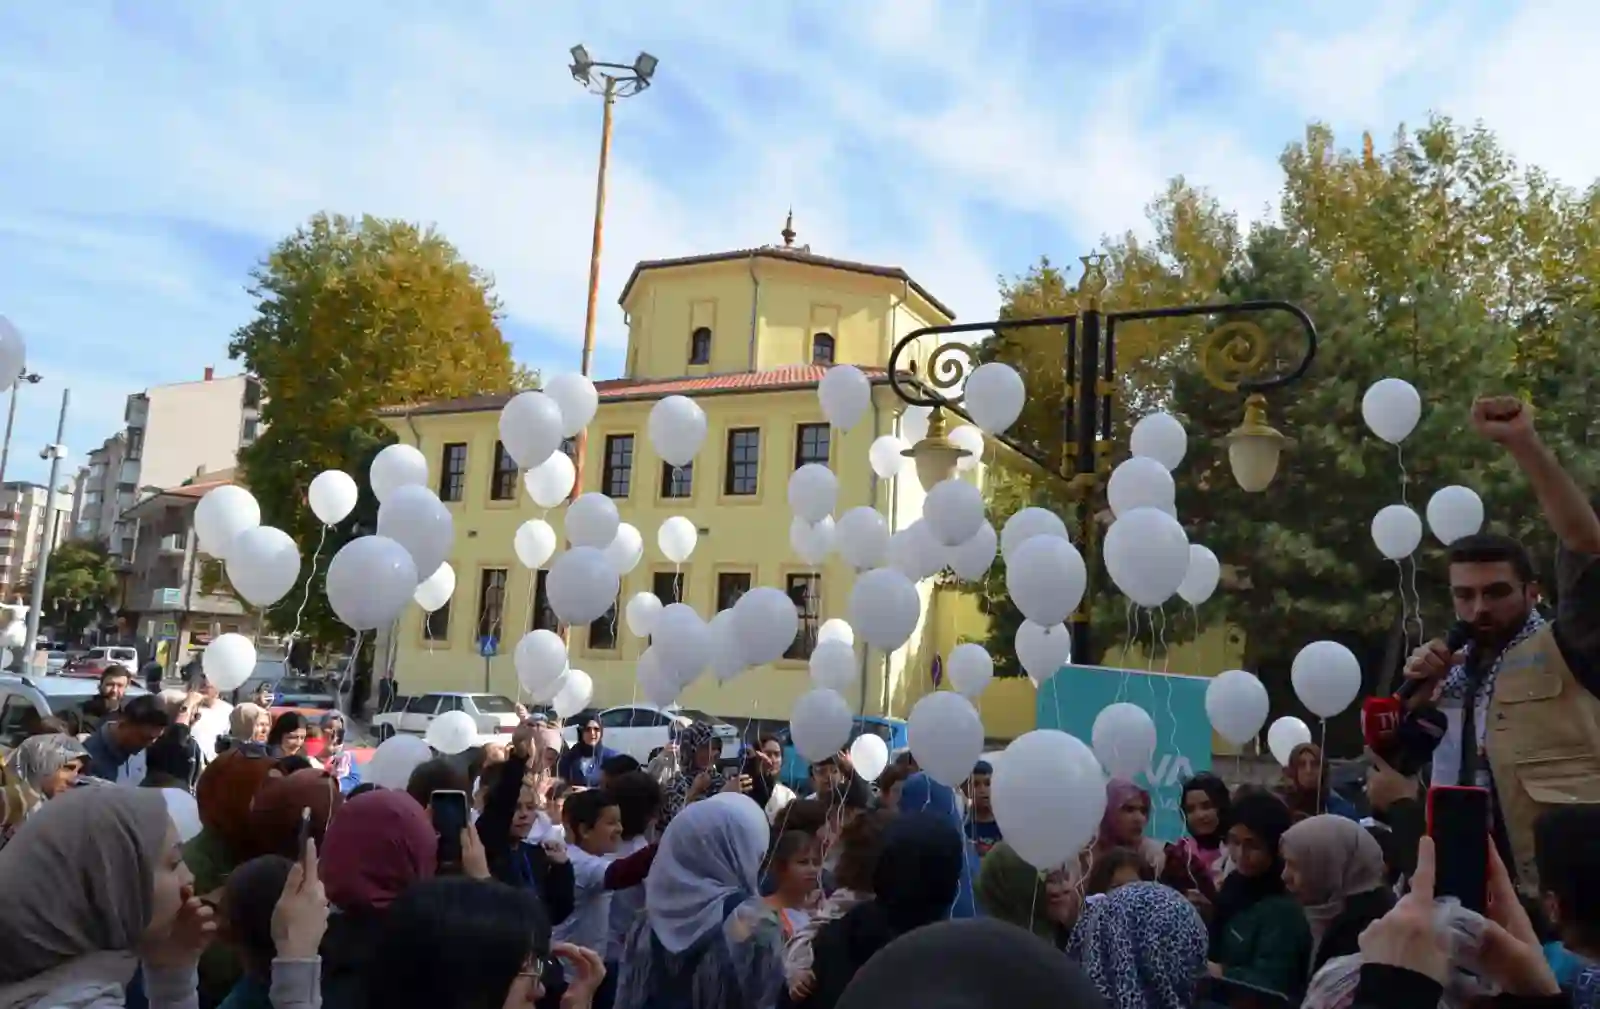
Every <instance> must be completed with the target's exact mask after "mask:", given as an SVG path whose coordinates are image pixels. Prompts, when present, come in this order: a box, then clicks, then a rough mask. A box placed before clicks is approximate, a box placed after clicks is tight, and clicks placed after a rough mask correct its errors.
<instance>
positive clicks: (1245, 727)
mask: <svg viewBox="0 0 1600 1009" xmlns="http://www.w3.org/2000/svg"><path fill="white" fill-rule="evenodd" d="M1267 708H1268V700H1267V688H1266V687H1265V686H1263V685H1262V683H1261V681H1260V680H1258V679H1256V677H1255V674H1254V673H1247V672H1245V671H1244V670H1243V669H1229V670H1228V671H1227V672H1223V673H1218V674H1217V675H1216V676H1215V677H1213V678H1212V680H1211V682H1210V683H1208V684H1206V718H1207V719H1208V720H1209V721H1210V722H1211V727H1212V728H1213V729H1216V730H1217V735H1219V736H1221V737H1222V738H1223V739H1226V740H1227V741H1228V742H1230V743H1232V744H1233V745H1234V746H1243V745H1244V744H1245V743H1248V742H1249V741H1250V740H1252V739H1254V738H1255V737H1256V733H1258V732H1260V731H1261V727H1262V726H1263V725H1265V724H1267Z"/></svg>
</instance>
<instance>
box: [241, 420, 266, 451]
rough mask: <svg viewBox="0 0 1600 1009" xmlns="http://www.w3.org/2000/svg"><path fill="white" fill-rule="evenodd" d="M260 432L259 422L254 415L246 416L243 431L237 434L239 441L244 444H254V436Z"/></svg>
mask: <svg viewBox="0 0 1600 1009" xmlns="http://www.w3.org/2000/svg"><path fill="white" fill-rule="evenodd" d="M260 434H261V422H260V421H259V420H257V419H255V418H254V417H246V418H245V421H244V431H243V432H242V433H241V434H240V436H239V442H240V443H241V444H244V445H254V444H255V443H256V438H257V437H258V436H259V435H260Z"/></svg>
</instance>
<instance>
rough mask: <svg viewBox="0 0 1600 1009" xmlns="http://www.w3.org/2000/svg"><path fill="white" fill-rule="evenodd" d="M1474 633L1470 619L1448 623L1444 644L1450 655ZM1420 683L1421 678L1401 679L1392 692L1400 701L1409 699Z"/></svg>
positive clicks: (1469, 641) (1466, 643) (1465, 644)
mask: <svg viewBox="0 0 1600 1009" xmlns="http://www.w3.org/2000/svg"><path fill="white" fill-rule="evenodd" d="M1474 633H1476V628H1475V627H1473V625H1472V621H1470V620H1457V621H1456V622H1455V623H1453V624H1451V625H1450V631H1449V633H1447V634H1445V636H1444V646H1445V648H1447V649H1449V650H1450V654H1451V655H1454V654H1455V653H1457V652H1459V651H1461V649H1463V648H1465V647H1467V645H1469V644H1470V643H1471V642H1472V637H1473V634H1474ZM1421 683H1422V681H1421V680H1402V681H1401V683H1400V688H1399V689H1398V690H1396V691H1395V692H1394V696H1395V697H1397V698H1399V699H1400V700H1401V701H1402V702H1404V701H1407V700H1410V699H1411V695H1412V694H1414V693H1416V692H1417V687H1418V686H1420V685H1421Z"/></svg>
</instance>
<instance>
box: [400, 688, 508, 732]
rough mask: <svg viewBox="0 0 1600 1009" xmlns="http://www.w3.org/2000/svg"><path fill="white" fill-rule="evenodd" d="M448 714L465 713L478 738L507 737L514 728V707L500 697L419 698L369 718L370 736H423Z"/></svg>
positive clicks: (449, 695) (441, 695)
mask: <svg viewBox="0 0 1600 1009" xmlns="http://www.w3.org/2000/svg"><path fill="white" fill-rule="evenodd" d="M447 711H465V712H466V713H467V714H469V715H471V716H472V718H473V720H474V721H475V722H477V723H478V734H479V735H480V736H489V737H493V736H507V737H509V736H510V735H511V733H512V732H513V731H515V730H516V728H517V723H518V721H519V720H518V718H517V706H516V704H515V703H514V702H512V700H511V698H509V697H503V696H501V695H500V694H467V693H435V694H418V695H417V696H415V697H412V698H409V699H408V700H407V701H406V703H405V706H404V707H402V708H400V709H398V710H395V711H386V712H384V713H383V714H381V715H374V716H373V717H372V732H373V735H375V736H377V737H378V742H380V743H381V742H383V741H384V740H385V739H388V738H389V737H390V736H393V735H394V734H395V733H397V732H404V733H408V734H410V735H413V736H423V735H426V734H427V732H428V726H430V725H432V724H433V720H434V719H435V718H438V717H439V716H440V715H442V714H444V713H445V712H447Z"/></svg>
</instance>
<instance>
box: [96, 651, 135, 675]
mask: <svg viewBox="0 0 1600 1009" xmlns="http://www.w3.org/2000/svg"><path fill="white" fill-rule="evenodd" d="M89 658H90V660H93V661H100V662H112V663H115V664H116V665H119V666H121V667H122V668H123V669H126V670H127V671H128V675H129V676H132V675H133V674H134V673H137V672H138V671H139V653H138V652H137V651H135V650H134V649H132V648H129V647H128V646H127V645H102V646H101V647H99V648H91V649H89Z"/></svg>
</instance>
